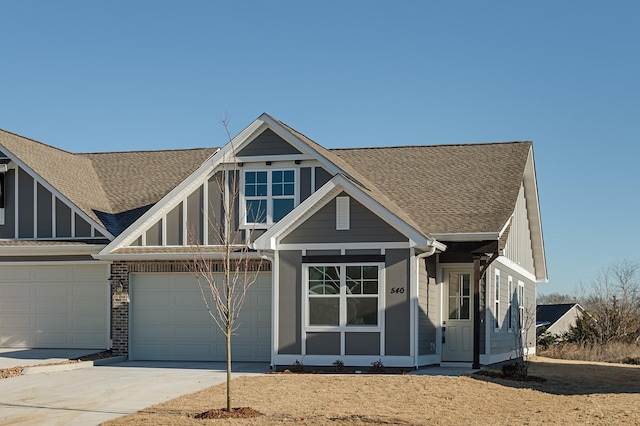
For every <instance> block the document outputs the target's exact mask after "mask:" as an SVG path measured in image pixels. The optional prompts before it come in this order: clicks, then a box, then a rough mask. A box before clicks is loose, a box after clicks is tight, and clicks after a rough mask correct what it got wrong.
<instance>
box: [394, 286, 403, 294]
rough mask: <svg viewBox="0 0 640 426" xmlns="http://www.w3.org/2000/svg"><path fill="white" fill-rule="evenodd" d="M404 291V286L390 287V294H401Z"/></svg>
mask: <svg viewBox="0 0 640 426" xmlns="http://www.w3.org/2000/svg"><path fill="white" fill-rule="evenodd" d="M402 293H404V287H391V294H402Z"/></svg>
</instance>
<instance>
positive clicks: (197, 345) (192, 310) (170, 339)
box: [130, 273, 271, 361]
mask: <svg viewBox="0 0 640 426" xmlns="http://www.w3.org/2000/svg"><path fill="white" fill-rule="evenodd" d="M260 277H261V281H260V280H259V281H260V282H261V284H262V287H261V288H260V287H258V285H257V284H258V283H256V284H255V285H254V286H252V287H251V288H250V289H249V293H248V294H247V298H246V299H245V304H244V306H243V307H242V311H241V314H240V315H241V319H240V322H239V328H238V330H237V331H236V333H235V335H234V336H233V337H232V344H233V345H234V347H233V350H232V357H233V359H234V360H238V361H240V360H244V361H250V360H251V361H268V360H269V359H270V356H271V355H270V353H271V352H270V347H271V315H270V310H271V304H270V300H271V295H270V294H271V293H270V291H271V278H270V275H267V274H261V276H260ZM216 278H220V277H216ZM156 281H160V282H161V283H163V284H162V288H163V289H164V290H166V295H167V296H168V297H169V298H170V300H171V302H170V303H164V304H160V305H158V304H154V303H150V302H149V300H150V299H153V297H154V293H153V292H151V291H150V289H152V288H157V287H158V284H157V282H156ZM167 283H172V286H171V287H170V288H168V287H167V286H166V284H167ZM131 289H132V297H131V302H132V303H131V307H130V309H131V311H130V315H131V341H130V357H131V359H139V360H142V359H149V360H150V359H155V360H184V361H204V360H206V361H224V360H225V359H226V348H225V337H224V335H223V334H222V332H221V331H220V330H219V329H218V327H217V325H216V324H215V322H214V320H213V319H212V318H211V317H210V316H209V314H208V312H207V310H206V306H205V304H204V302H203V300H202V296H201V294H200V289H199V287H198V285H197V282H196V279H195V278H194V277H193V276H191V275H188V274H151V273H149V274H143V273H140V274H134V275H133V276H132V285H131ZM205 293H206V294H207V295H208V294H209V290H208V289H206V288H205ZM258 293H261V296H262V299H266V300H268V301H269V303H266V304H263V305H264V306H262V308H258V306H259V305H260V304H261V303H260V301H261V298H260V297H259V296H258V295H257V294H258ZM265 293H266V297H265V296H264V294H265ZM149 305H154V308H153V309H154V312H155V313H156V315H160V314H159V313H160V312H163V317H164V315H166V316H167V317H166V318H167V320H165V321H162V327H158V328H157V329H153V330H152V329H150V328H148V327H146V325H148V321H149V312H148V310H147V309H148V306H149ZM211 306H212V307H213V305H211ZM213 308H214V309H215V307H213ZM259 309H262V310H265V311H266V312H262V313H260V312H255V310H259ZM214 315H215V313H214ZM260 318H264V319H265V324H264V325H263V324H258V320H259V319H260ZM265 328H266V331H264V330H263V331H261V330H260V329H265ZM259 336H262V339H263V341H259ZM243 340H244V343H242V342H243ZM237 345H238V348H240V347H241V346H242V345H244V346H246V347H247V348H252V349H246V348H245V349H238V350H236V346H237ZM263 346H266V351H265V350H264V349H263V348H262V347H263ZM152 347H153V348H154V350H155V351H156V352H154V353H151V351H152V349H151V348H152Z"/></svg>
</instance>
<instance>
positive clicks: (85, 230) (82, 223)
mask: <svg viewBox="0 0 640 426" xmlns="http://www.w3.org/2000/svg"><path fill="white" fill-rule="evenodd" d="M75 221H76V237H90V236H91V225H90V224H89V223H88V222H87V221H86V220H84V219H82V218H81V217H80V216H78V215H77V214H76V218H75Z"/></svg>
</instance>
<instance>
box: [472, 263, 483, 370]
mask: <svg viewBox="0 0 640 426" xmlns="http://www.w3.org/2000/svg"><path fill="white" fill-rule="evenodd" d="M480 257H481V256H480V255H477V254H474V255H473V317H474V318H473V365H472V367H473V368H480V322H481V319H482V316H481V315H480V280H481V275H482V272H481V271H480Z"/></svg>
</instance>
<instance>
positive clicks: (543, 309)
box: [536, 303, 577, 325]
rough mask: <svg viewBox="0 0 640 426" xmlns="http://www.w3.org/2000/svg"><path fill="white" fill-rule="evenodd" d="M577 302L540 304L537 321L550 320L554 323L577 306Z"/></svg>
mask: <svg viewBox="0 0 640 426" xmlns="http://www.w3.org/2000/svg"><path fill="white" fill-rule="evenodd" d="M576 305H577V303H556V304H553V305H538V306H536V321H538V322H541V321H542V322H549V324H551V325H553V324H554V323H555V322H556V321H558V320H559V319H560V318H562V316H563V315H564V314H566V313H567V312H569V310H571V308H573V307H574V306H576Z"/></svg>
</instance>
